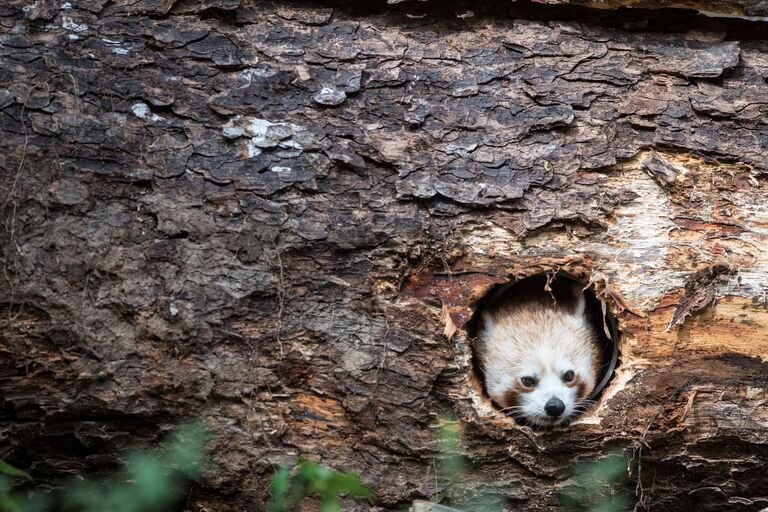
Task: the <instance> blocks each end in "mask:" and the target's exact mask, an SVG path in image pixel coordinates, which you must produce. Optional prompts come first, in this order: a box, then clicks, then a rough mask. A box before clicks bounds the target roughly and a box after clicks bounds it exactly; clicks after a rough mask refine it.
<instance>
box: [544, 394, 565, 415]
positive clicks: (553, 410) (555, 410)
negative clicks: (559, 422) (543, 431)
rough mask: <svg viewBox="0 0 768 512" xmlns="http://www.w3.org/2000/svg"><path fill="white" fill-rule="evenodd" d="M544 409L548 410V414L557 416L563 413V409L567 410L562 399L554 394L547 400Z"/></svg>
mask: <svg viewBox="0 0 768 512" xmlns="http://www.w3.org/2000/svg"><path fill="white" fill-rule="evenodd" d="M544 411H546V413H547V416H552V417H553V418H556V417H558V416H560V415H561V414H563V411H565V404H564V403H563V401H562V400H560V399H559V398H556V397H554V396H553V397H552V398H550V399H549V400H547V403H546V404H545V405H544Z"/></svg>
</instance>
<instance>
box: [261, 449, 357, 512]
mask: <svg viewBox="0 0 768 512" xmlns="http://www.w3.org/2000/svg"><path fill="white" fill-rule="evenodd" d="M270 491H271V492H272V503H270V505H269V512H286V511H288V510H290V509H291V508H292V507H293V506H295V505H296V504H298V503H299V502H300V501H301V500H302V499H304V498H305V497H307V496H310V495H312V494H317V495H319V496H320V511H321V512H339V511H340V510H341V496H342V495H350V496H356V497H360V498H367V497H370V496H371V491H370V490H369V489H368V487H367V486H366V485H365V484H364V483H363V482H362V480H361V479H360V477H359V476H357V475H355V474H353V473H344V472H342V471H337V470H335V469H330V468H327V467H325V466H321V465H320V464H317V463H315V462H312V461H308V460H302V461H300V462H299V464H298V465H297V466H296V468H294V469H293V470H291V469H289V468H286V467H282V468H280V469H279V470H277V472H276V473H275V474H274V476H273V477H272V482H271V485H270Z"/></svg>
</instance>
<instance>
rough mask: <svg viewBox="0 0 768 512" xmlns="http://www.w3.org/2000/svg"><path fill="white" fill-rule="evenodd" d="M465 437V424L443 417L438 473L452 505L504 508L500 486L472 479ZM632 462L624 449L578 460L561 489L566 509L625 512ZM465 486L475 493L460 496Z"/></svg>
mask: <svg viewBox="0 0 768 512" xmlns="http://www.w3.org/2000/svg"><path fill="white" fill-rule="evenodd" d="M462 437H463V427H462V425H461V423H460V422H459V421H458V420H457V419H456V418H454V417H451V416H443V417H441V418H440V420H439V422H438V442H439V447H440V459H439V460H440V464H439V466H438V468H439V470H438V474H439V475H440V477H441V478H442V479H443V480H444V482H443V483H444V484H445V485H446V486H447V489H448V498H449V502H450V505H451V506H452V507H457V508H459V509H462V510H467V511H472V512H476V511H479V512H497V511H501V510H503V503H504V497H503V493H502V492H501V491H500V490H499V489H498V488H494V487H493V486H492V485H490V486H483V485H482V482H477V481H473V480H472V477H471V473H470V471H468V464H467V462H466V458H465V456H464V455H463V449H462ZM628 465H629V461H628V459H627V457H626V456H625V455H624V454H622V453H620V452H612V453H610V454H608V455H607V456H606V457H603V458H601V459H599V460H596V461H586V462H582V463H579V464H576V465H575V466H574V468H573V473H574V477H573V479H572V482H571V483H569V484H568V485H567V486H565V487H564V488H563V489H561V490H560V491H559V492H558V501H559V503H560V505H561V507H562V509H563V510H564V511H568V512H625V511H626V510H628V509H630V508H631V507H632V501H631V499H630V496H629V493H628V490H627V485H628V483H629V472H628ZM462 488H463V489H468V490H470V491H471V492H473V493H474V494H472V495H470V496H460V495H459V492H460V491H462Z"/></svg>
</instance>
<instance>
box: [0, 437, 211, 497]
mask: <svg viewBox="0 0 768 512" xmlns="http://www.w3.org/2000/svg"><path fill="white" fill-rule="evenodd" d="M207 437H208V436H207V433H206V431H205V429H204V428H203V427H202V426H201V425H200V424H198V423H191V424H187V425H183V426H181V427H178V428H177V429H175V430H174V431H173V432H172V433H171V434H170V435H169V436H168V438H167V439H166V440H165V443H164V448H162V449H160V450H157V451H134V452H131V453H130V454H129V455H128V457H127V458H126V462H125V464H124V467H123V470H122V473H121V474H120V476H118V477H117V478H109V479H100V480H82V481H73V482H69V483H67V484H65V485H64V486H63V488H62V489H59V490H55V491H52V492H41V491H29V492H26V493H22V492H19V491H14V489H13V486H12V481H11V478H25V479H30V477H29V475H27V474H26V473H25V472H23V471H21V470H19V469H16V468H15V467H13V466H11V465H10V464H7V463H5V462H2V463H1V464H0V473H3V475H2V476H0V511H2V512H47V511H61V512H160V511H163V510H167V509H168V508H169V507H170V506H172V505H174V504H175V503H176V502H177V501H178V500H179V499H180V498H181V496H182V494H183V492H184V488H185V484H186V483H187V482H188V481H189V480H190V479H195V478H198V477H199V476H200V473H201V471H202V469H203V467H204V464H205V460H206V453H205V444H206V440H207Z"/></svg>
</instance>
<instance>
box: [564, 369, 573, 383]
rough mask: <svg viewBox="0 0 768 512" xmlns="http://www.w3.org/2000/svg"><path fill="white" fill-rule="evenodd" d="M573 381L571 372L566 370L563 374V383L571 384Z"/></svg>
mask: <svg viewBox="0 0 768 512" xmlns="http://www.w3.org/2000/svg"><path fill="white" fill-rule="evenodd" d="M572 380H573V370H568V371H567V372H565V373H564V374H563V382H571V381H572Z"/></svg>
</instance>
